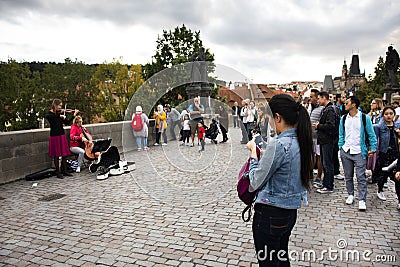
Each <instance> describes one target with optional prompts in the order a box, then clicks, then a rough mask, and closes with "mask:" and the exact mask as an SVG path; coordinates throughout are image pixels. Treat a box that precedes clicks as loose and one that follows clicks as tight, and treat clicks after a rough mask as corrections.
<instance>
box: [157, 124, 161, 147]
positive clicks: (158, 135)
mask: <svg viewBox="0 0 400 267" xmlns="http://www.w3.org/2000/svg"><path fill="white" fill-rule="evenodd" d="M160 137H161V132H160V129H158V128H156V144H159V143H160Z"/></svg>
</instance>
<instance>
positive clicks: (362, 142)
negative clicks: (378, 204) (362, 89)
mask: <svg viewBox="0 0 400 267" xmlns="http://www.w3.org/2000/svg"><path fill="white" fill-rule="evenodd" d="M359 105H360V99H359V98H358V97H356V96H351V97H349V98H347V100H346V107H345V108H346V110H347V111H349V113H348V114H347V115H344V116H343V117H342V118H341V120H340V125H339V142H338V144H339V149H340V158H341V159H342V165H343V170H344V175H345V179H346V189H347V193H348V197H347V200H346V204H348V205H351V204H353V202H354V181H353V176H354V169H355V171H356V177H357V183H358V209H359V210H361V211H365V210H366V209H367V207H366V203H365V202H366V199H367V181H366V177H365V169H366V163H367V157H372V156H373V154H374V153H375V151H376V143H377V141H376V136H375V132H374V129H373V126H372V122H371V119H370V118H369V116H365V114H363V113H362V112H361V111H359V110H358V107H359Z"/></svg>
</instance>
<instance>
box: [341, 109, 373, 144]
mask: <svg viewBox="0 0 400 267" xmlns="http://www.w3.org/2000/svg"><path fill="white" fill-rule="evenodd" d="M366 116H367V115H365V113H361V119H362V122H363V128H364V138H365V145H366V146H367V148H368V149H369V136H368V132H367V128H366V127H367V126H366V124H367V117H366ZM342 117H343V131H345V123H346V118H347V114H345V115H343V116H342Z"/></svg>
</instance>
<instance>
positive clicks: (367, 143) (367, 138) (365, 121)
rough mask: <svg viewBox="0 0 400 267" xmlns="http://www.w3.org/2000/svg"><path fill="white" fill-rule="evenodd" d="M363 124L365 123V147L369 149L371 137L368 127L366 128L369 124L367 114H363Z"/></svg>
mask: <svg viewBox="0 0 400 267" xmlns="http://www.w3.org/2000/svg"><path fill="white" fill-rule="evenodd" d="M362 122H363V126H364V138H365V145H366V146H367V148H368V149H369V135H368V133H367V126H366V124H367V115H365V113H362Z"/></svg>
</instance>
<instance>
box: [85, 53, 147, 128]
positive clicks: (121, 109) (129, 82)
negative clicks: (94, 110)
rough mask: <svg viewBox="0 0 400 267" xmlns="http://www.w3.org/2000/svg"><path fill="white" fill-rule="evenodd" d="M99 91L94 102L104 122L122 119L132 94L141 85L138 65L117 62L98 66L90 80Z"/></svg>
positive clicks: (140, 70) (141, 79) (141, 80)
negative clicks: (129, 65)
mask: <svg viewBox="0 0 400 267" xmlns="http://www.w3.org/2000/svg"><path fill="white" fill-rule="evenodd" d="M92 80H93V82H94V83H95V84H96V86H97V88H98V89H99V94H98V95H97V98H96V102H97V105H98V108H99V109H100V110H102V111H103V112H102V116H103V118H104V119H105V120H106V121H120V120H123V119H124V116H125V112H126V109H127V107H128V104H129V101H130V99H131V98H132V96H133V94H134V93H135V92H136V90H137V89H138V87H139V86H140V85H141V84H142V83H143V78H142V68H141V66H140V65H132V66H131V67H130V69H129V67H128V66H127V65H124V64H121V63H120V62H119V60H114V62H111V63H107V62H105V63H103V64H99V65H98V66H97V68H96V72H95V73H94V75H93V78H92Z"/></svg>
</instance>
